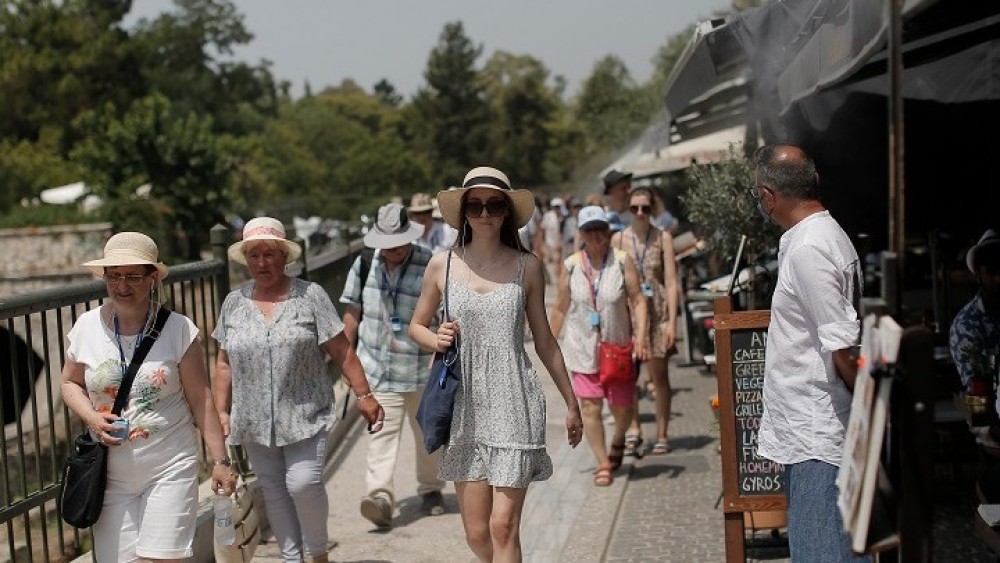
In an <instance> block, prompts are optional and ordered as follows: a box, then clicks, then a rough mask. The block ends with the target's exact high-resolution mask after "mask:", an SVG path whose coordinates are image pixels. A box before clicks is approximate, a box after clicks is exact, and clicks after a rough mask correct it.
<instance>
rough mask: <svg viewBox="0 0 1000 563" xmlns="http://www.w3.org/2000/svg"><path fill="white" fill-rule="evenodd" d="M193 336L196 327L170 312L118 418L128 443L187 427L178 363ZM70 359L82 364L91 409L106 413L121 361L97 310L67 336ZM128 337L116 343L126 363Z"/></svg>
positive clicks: (119, 377)
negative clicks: (123, 421) (126, 425)
mask: <svg viewBox="0 0 1000 563" xmlns="http://www.w3.org/2000/svg"><path fill="white" fill-rule="evenodd" d="M197 337H198V327H196V326H195V325H194V323H192V322H191V320H190V319H188V318H187V317H185V316H184V315H181V314H178V313H171V314H170V316H169V317H168V318H167V323H166V325H165V326H164V327H163V331H162V332H161V333H160V336H159V338H158V339H157V340H156V342H155V343H154V344H153V347H152V349H150V351H149V354H148V355H147V356H146V360H145V361H144V362H143V363H142V367H140V368H139V372H138V373H137V374H136V376H135V381H133V382H132V390H131V392H130V393H129V400H128V403H127V405H126V406H125V409H124V411H123V412H122V414H121V416H122V418H124V419H126V420H128V422H129V436H128V440H129V441H130V442H134V443H139V442H145V441H146V440H148V439H150V438H153V437H163V436H158V435H164V434H167V433H168V431H170V430H173V429H174V428H176V427H179V426H182V427H184V428H185V432H187V431H189V430H190V428H191V424H192V418H191V409H190V407H188V404H187V400H186V399H185V397H184V392H183V389H182V388H181V381H180V370H179V369H178V364H179V363H180V361H181V358H183V357H184V353H185V352H187V350H188V348H189V347H190V346H191V344H192V343H193V342H194V341H195V339H196V338H197ZM67 339H68V340H69V348H68V349H67V350H66V355H67V357H68V358H69V359H70V360H73V361H75V362H78V363H81V364H83V365H84V377H85V381H86V384H87V392H88V394H89V395H90V402H91V404H92V405H93V406H94V410H97V411H100V412H111V409H112V407H113V406H114V403H115V397H116V396H117V395H118V387H119V386H120V385H121V381H122V368H121V360H120V354H119V349H118V344H117V342H116V339H115V331H114V329H113V328H111V327H108V326H107V325H106V324H105V323H104V321H103V320H102V319H101V314H100V309H94V310H91V311H87V312H86V313H84V314H83V315H81V316H80V318H79V319H77V321H76V323H75V324H74V325H73V328H72V329H71V330H70V331H69V334H68V335H67ZM132 340H133V339H132V338H127V339H123V340H122V349H123V350H124V352H125V359H126V360H127V361H129V362H131V360H132V355H133V353H134V352H135V349H134V347H133V346H132V345H130V343H131V342H132Z"/></svg>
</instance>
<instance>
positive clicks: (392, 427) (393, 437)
mask: <svg viewBox="0 0 1000 563" xmlns="http://www.w3.org/2000/svg"><path fill="white" fill-rule="evenodd" d="M423 394H424V388H423V387H420V388H418V389H416V390H415V391H409V392H405V393H393V392H381V391H376V392H375V398H376V399H378V402H379V404H381V405H382V409H383V410H384V411H385V423H384V425H383V426H382V430H381V431H379V432H376V433H374V434H369V435H368V471H367V473H366V476H365V484H366V485H367V489H368V495H370V496H375V495H380V494H381V495H385V496H387V497H388V498H389V503H390V504H391V505H393V506H395V504H396V491H395V486H394V484H393V474H394V473H395V471H396V459H397V458H398V457H399V443H400V437H401V436H402V434H403V421H404V420H405V421H407V422H408V423H409V425H410V429H411V430H412V431H413V439H414V441H415V442H416V447H415V452H416V453H415V457H416V459H415V460H414V462H415V464H416V470H417V494H418V495H426V494H427V493H430V492H434V491H440V490H441V489H443V488H444V481H442V480H440V479H438V460H439V459H440V457H441V450H438V451H436V452H434V453H433V454H428V453H427V450H426V449H424V435H423V433H422V432H421V431H420V426H419V425H418V424H417V419H416V416H417V407H419V406H420V397H421V396H422V395H423Z"/></svg>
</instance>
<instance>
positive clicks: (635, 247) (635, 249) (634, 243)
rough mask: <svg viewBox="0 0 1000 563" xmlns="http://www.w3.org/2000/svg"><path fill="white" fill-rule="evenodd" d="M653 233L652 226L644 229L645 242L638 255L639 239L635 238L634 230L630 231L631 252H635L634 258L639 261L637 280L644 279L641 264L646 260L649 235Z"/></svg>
mask: <svg viewBox="0 0 1000 563" xmlns="http://www.w3.org/2000/svg"><path fill="white" fill-rule="evenodd" d="M652 234H653V227H649V230H648V231H646V242H645V243H644V244H643V247H642V256H639V239H637V238H635V231H632V252H634V253H635V259H636V261H638V262H639V281H640V282H641V281H645V277H646V276H645V275H644V273H643V271H642V265H643V263H645V262H646V251H647V250H649V237H650V235H652Z"/></svg>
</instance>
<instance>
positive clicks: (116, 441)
mask: <svg viewBox="0 0 1000 563" xmlns="http://www.w3.org/2000/svg"><path fill="white" fill-rule="evenodd" d="M84 266H85V267H87V268H88V269H90V270H91V271H92V272H93V273H94V275H96V276H98V277H102V278H104V281H105V282H106V283H107V287H108V298H109V299H108V301H107V302H106V303H105V304H104V305H102V306H101V307H99V308H97V309H94V310H91V311H87V312H86V313H84V314H83V315H81V316H80V318H79V319H78V320H77V321H76V323H75V324H74V325H73V328H72V330H70V332H69V334H68V336H67V338H68V340H69V348H68V349H67V350H66V365H65V366H64V367H63V375H62V395H63V401H64V402H65V403H66V405H67V406H68V407H69V408H70V409H72V410H73V412H74V413H76V414H77V416H79V417H80V419H81V420H82V421H83V422H84V423H85V424H86V425H87V427H88V428H89V429H90V431H91V433H92V435H93V436H94V438H96V439H98V440H100V441H101V442H102V443H103V444H104V445H106V446H108V448H109V450H108V484H107V490H106V491H105V494H104V509H103V510H102V512H101V517H100V520H98V521H97V524H95V525H94V528H93V530H94V553H95V556H96V558H97V560H98V561H132V560H134V559H135V558H137V557H138V558H142V559H144V560H148V561H152V560H180V559H182V558H185V557H191V555H192V554H193V552H192V548H191V545H192V541H193V539H194V529H195V520H196V518H197V514H198V458H197V451H198V443H197V431H196V430H195V426H196V425H197V427H198V428H200V429H201V432H202V436H203V437H204V438H205V443H206V445H207V446H208V450H209V453H210V454H211V456H212V457H213V458H214V460H215V462H214V465H213V468H212V485H213V489H216V490H218V489H219V488H222V489H225V490H226V491H227V492H232V490H233V488H234V485H235V475H234V474H233V472H232V471H231V470H230V468H229V459H228V458H227V457H226V445H225V443H224V441H223V436H222V428H221V426H220V424H219V417H218V413H217V412H216V410H215V406H214V404H213V402H212V393H211V390H210V388H209V383H208V376H207V374H206V373H205V362H204V356H203V355H202V351H201V350H202V347H201V344H200V343H199V337H198V328H197V327H196V326H195V325H194V323H192V322H191V320H190V319H188V318H187V317H185V316H183V315H180V314H177V313H172V314H170V315H169V317H167V321H166V324H165V325H164V326H163V329H162V330H161V331H160V333H159V336H158V337H157V338H156V341H155V343H154V344H153V347H152V348H151V349H150V351H149V353H148V354H147V356H146V358H145V360H144V361H143V362H142V364H141V366H140V367H139V370H138V372H137V374H136V376H135V379H134V380H133V383H132V388H131V392H130V393H129V399H128V402H127V403H126V406H125V408H124V409H123V410H122V412H121V416H120V417H117V416H115V415H113V414H111V411H112V405H113V404H114V402H115V398H116V397H117V394H118V388H119V386H120V384H121V381H122V378H123V376H124V374H125V371H126V366H127V365H128V364H129V363H130V362H131V361H132V356H133V355H134V353H135V351H136V349H137V348H138V347H139V345H140V344H141V343H142V340H143V338H144V337H146V336H147V335H148V334H149V332H150V330H151V329H152V327H153V323H154V319H156V317H157V313H158V312H159V309H160V307H161V305H160V304H159V302H158V300H157V299H154V295H155V294H157V293H158V292H157V290H156V288H157V287H158V284H159V282H161V281H162V279H163V277H164V276H166V274H167V267H166V266H164V265H163V264H162V263H160V262H159V261H158V260H157V248H156V243H155V242H153V240H152V239H150V238H149V237H148V236H146V235H144V234H142V233H132V232H125V233H118V234H116V235H114V236H113V237H111V238H110V239H109V240H108V242H107V245H106V246H105V247H104V257H103V258H101V259H98V260H92V261H90V262H86V263H85V264H84Z"/></svg>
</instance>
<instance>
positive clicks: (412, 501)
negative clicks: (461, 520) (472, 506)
mask: <svg viewBox="0 0 1000 563" xmlns="http://www.w3.org/2000/svg"><path fill="white" fill-rule="evenodd" d="M442 496H443V497H444V509H445V514H458V497H457V496H455V494H454V493H444V494H443V495H442ZM422 500H423V499H421V498H420V496H418V495H413V496H409V497H406V498H404V499H402V500H400V501H398V502H397V503H396V507H397V508H399V516H396V517H395V518H393V519H392V527H393V528H404V527H406V526H407V525H409V524H412V523H413V522H416V521H417V520H422V519H424V518H437V516H430V515H427V514H424V513H423V511H422V510H420V505H421V501H422ZM442 516H443V515H442Z"/></svg>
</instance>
